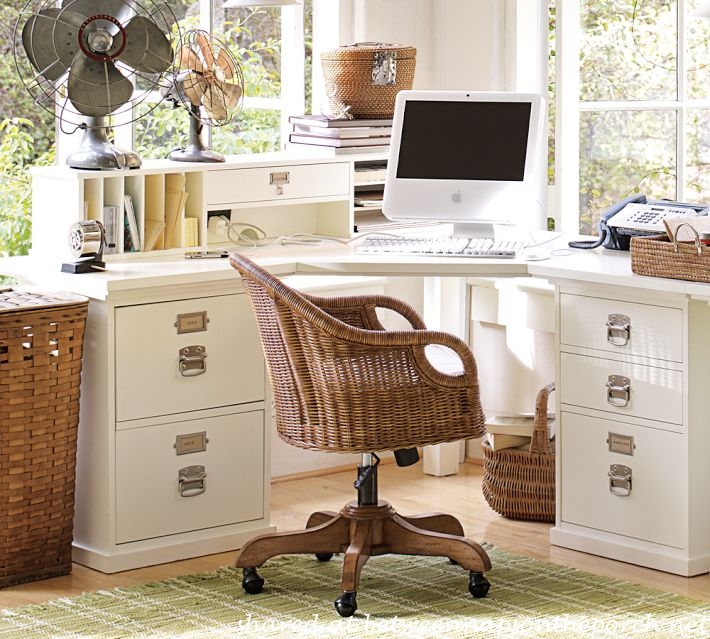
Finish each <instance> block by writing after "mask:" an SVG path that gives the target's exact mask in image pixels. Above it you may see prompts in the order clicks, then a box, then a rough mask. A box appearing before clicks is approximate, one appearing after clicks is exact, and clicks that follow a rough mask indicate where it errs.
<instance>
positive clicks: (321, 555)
mask: <svg viewBox="0 0 710 639" xmlns="http://www.w3.org/2000/svg"><path fill="white" fill-rule="evenodd" d="M332 558H333V553H332V552H317V553H316V559H317V560H318V561H330V560H331V559H332Z"/></svg>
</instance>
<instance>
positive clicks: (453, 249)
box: [357, 236, 525, 258]
mask: <svg viewBox="0 0 710 639" xmlns="http://www.w3.org/2000/svg"><path fill="white" fill-rule="evenodd" d="M524 248H525V242H523V241H522V240H491V239H485V240H484V239H480V238H466V237H451V236H449V237H434V238H424V237H367V238H365V241H364V242H363V243H362V244H361V245H360V246H359V247H358V249H357V252H358V253H359V254H361V255H428V256H432V257H494V258H513V257H515V256H516V255H517V254H518V253H519V252H520V251H522V250H523V249H524Z"/></svg>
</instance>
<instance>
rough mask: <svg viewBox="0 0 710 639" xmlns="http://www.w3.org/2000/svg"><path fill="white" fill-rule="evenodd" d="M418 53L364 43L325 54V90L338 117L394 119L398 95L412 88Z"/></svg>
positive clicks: (397, 47)
mask: <svg viewBox="0 0 710 639" xmlns="http://www.w3.org/2000/svg"><path fill="white" fill-rule="evenodd" d="M416 54H417V50H416V49H415V48H414V47H410V46H405V45H400V44H385V43H380V42H361V43H357V44H351V45H347V46H343V47H338V48H336V49H329V50H326V51H323V52H322V53H321V63H322V65H323V76H324V79H325V88H326V93H327V95H328V100H329V102H330V108H331V111H332V112H333V115H335V116H336V117H347V118H355V119H357V118H374V119H386V118H391V117H392V115H393V114H394V101H395V97H396V96H397V93H399V91H401V90H403V89H411V88H412V84H413V82H414V68H415V64H416Z"/></svg>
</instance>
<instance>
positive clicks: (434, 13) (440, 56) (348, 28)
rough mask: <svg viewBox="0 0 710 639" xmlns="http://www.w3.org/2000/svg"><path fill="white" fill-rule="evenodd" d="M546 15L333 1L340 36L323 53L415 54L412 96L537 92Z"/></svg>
mask: <svg viewBox="0 0 710 639" xmlns="http://www.w3.org/2000/svg"><path fill="white" fill-rule="evenodd" d="M321 1H322V2H327V1H328V0H321ZM545 7H546V5H545V0H339V24H340V29H339V32H338V34H337V37H336V34H333V36H332V40H331V42H330V44H329V46H339V45H344V44H352V43H354V42H392V43H398V44H406V45H410V46H415V47H416V48H417V69H416V74H415V79H414V86H415V88H419V89H462V88H465V89H470V90H474V91H476V90H477V91H483V90H514V89H520V90H522V89H525V90H540V89H544V86H545V84H544V82H545V81H546V80H545V79H543V78H542V67H543V66H544V60H543V59H542V58H541V57H540V56H539V55H538V51H539V47H540V46H546V30H543V27H544V20H545V19H546V8H545ZM543 37H544V38H545V42H542V41H541V39H542V38H543ZM336 39H337V40H339V41H337V42H336V41H335V40H336ZM541 80H542V81H543V83H542V84H540V82H541Z"/></svg>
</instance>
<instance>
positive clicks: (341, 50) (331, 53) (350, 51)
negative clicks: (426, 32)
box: [321, 42, 417, 60]
mask: <svg viewBox="0 0 710 639" xmlns="http://www.w3.org/2000/svg"><path fill="white" fill-rule="evenodd" d="M378 51H388V52H393V53H396V54H397V58H398V59H400V60H401V59H405V60H406V59H409V58H414V57H416V55H417V49H416V47H412V46H407V45H404V44H388V43H386V42H357V43H355V44H347V45H344V46H342V47H337V48H336V49H326V50H324V51H323V52H322V53H321V58H322V59H325V60H372V55H373V53H377V52H378Z"/></svg>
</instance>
